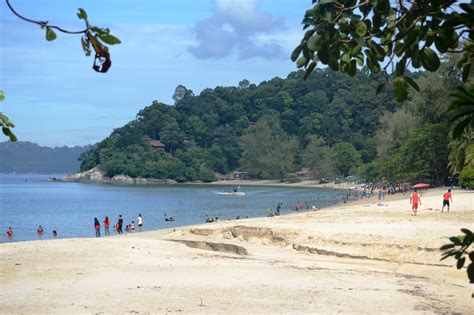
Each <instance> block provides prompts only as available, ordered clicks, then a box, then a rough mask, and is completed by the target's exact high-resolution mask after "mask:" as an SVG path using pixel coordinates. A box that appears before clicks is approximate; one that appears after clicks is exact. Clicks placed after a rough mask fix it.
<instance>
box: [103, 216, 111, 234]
mask: <svg viewBox="0 0 474 315" xmlns="http://www.w3.org/2000/svg"><path fill="white" fill-rule="evenodd" d="M103 223H104V234H105V236H107V235H109V236H110V228H109V227H110V219H109V217H107V216H106V217H105V219H104V221H103Z"/></svg>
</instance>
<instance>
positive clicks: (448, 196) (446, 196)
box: [441, 189, 453, 212]
mask: <svg viewBox="0 0 474 315" xmlns="http://www.w3.org/2000/svg"><path fill="white" fill-rule="evenodd" d="M450 200H451V203H452V202H453V197H452V194H451V189H448V191H447V192H445V193H444V194H443V207H442V208H441V212H443V210H444V206H448V211H447V212H449V201H450Z"/></svg>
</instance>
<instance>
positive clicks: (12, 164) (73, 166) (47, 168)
mask: <svg viewBox="0 0 474 315" xmlns="http://www.w3.org/2000/svg"><path fill="white" fill-rule="evenodd" d="M90 147H91V146H83V147H81V146H76V147H67V146H62V147H55V148H50V147H43V146H39V145H37V144H35V143H31V142H22V141H18V142H1V143H0V157H1V158H0V173H43V174H53V173H72V172H77V171H78V170H79V166H80V162H79V161H78V157H79V155H80V154H81V153H83V152H85V151H87V150H88V149H90Z"/></svg>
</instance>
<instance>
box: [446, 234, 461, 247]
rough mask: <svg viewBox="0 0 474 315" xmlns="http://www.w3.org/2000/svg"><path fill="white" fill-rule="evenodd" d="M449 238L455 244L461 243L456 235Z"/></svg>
mask: <svg viewBox="0 0 474 315" xmlns="http://www.w3.org/2000/svg"><path fill="white" fill-rule="evenodd" d="M449 240H450V241H451V242H453V243H454V244H455V245H461V244H462V243H461V240H460V239H459V238H457V237H456V236H452V237H450V238H449Z"/></svg>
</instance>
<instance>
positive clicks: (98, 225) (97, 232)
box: [94, 218, 100, 237]
mask: <svg viewBox="0 0 474 315" xmlns="http://www.w3.org/2000/svg"><path fill="white" fill-rule="evenodd" d="M94 228H95V237H100V223H99V220H97V218H94Z"/></svg>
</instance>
